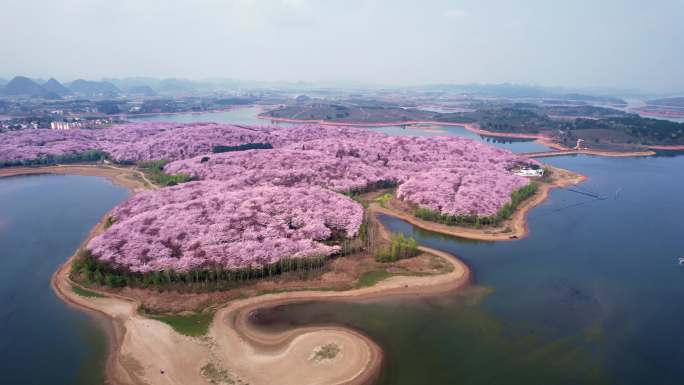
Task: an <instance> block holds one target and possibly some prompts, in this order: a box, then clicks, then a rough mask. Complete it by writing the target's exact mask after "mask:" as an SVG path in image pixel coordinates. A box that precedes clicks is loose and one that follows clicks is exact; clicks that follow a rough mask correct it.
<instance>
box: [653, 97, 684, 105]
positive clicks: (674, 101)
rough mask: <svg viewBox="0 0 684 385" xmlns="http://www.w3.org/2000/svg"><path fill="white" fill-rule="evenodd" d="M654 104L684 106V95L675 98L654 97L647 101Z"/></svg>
mask: <svg viewBox="0 0 684 385" xmlns="http://www.w3.org/2000/svg"><path fill="white" fill-rule="evenodd" d="M646 103H647V104H649V105H652V106H659V107H684V96H679V97H674V98H662V99H653V100H649V101H647V102H646Z"/></svg>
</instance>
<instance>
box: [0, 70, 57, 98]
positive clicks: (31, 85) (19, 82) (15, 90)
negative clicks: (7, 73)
mask: <svg viewBox="0 0 684 385" xmlns="http://www.w3.org/2000/svg"><path fill="white" fill-rule="evenodd" d="M2 93H3V95H7V96H29V97H40V98H48V99H59V95H57V94H55V93H52V92H50V91H48V90H46V89H45V88H43V87H42V86H41V85H40V84H38V83H36V82H34V81H33V80H31V79H29V78H27V77H25V76H16V77H15V78H14V79H12V80H11V81H10V82H9V83H7V84H6V85H5V86H4V87H3V88H2Z"/></svg>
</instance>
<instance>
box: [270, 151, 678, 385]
mask: <svg viewBox="0 0 684 385" xmlns="http://www.w3.org/2000/svg"><path fill="white" fill-rule="evenodd" d="M544 161H546V162H548V163H551V164H553V165H556V166H560V167H564V168H568V169H571V170H575V171H578V172H581V173H584V174H586V175H588V176H589V180H588V181H587V182H586V183H585V184H583V185H582V186H581V188H582V189H586V190H591V191H594V192H597V193H599V194H600V195H603V196H605V197H607V199H606V200H595V199H591V198H589V197H587V196H584V195H580V194H577V193H574V192H571V191H569V190H554V191H553V192H552V194H551V197H550V199H549V200H548V201H547V202H545V203H544V204H542V205H541V206H540V207H538V208H536V209H535V210H533V211H532V212H531V215H530V223H529V224H530V229H531V234H530V236H529V237H528V238H525V239H523V240H519V241H511V242H499V243H482V242H472V241H465V240H459V239H456V238H453V237H448V236H442V235H439V234H434V233H429V232H425V231H421V230H419V229H416V228H414V227H413V226H411V225H409V224H407V223H405V222H403V221H399V220H395V219H392V218H389V217H384V218H383V222H384V223H385V224H386V225H387V226H388V227H389V228H390V229H391V230H392V231H395V232H403V233H406V234H409V235H411V236H414V237H416V238H417V239H418V240H419V242H420V243H421V244H424V245H426V246H430V247H433V248H436V249H440V250H445V251H448V252H451V253H454V254H456V255H458V256H460V257H461V258H462V259H463V260H464V261H465V262H466V263H467V264H468V265H469V266H470V267H471V268H472V270H473V272H474V280H475V285H474V286H473V287H471V288H469V289H467V290H466V291H465V292H461V293H457V294H452V295H447V296H438V297H435V298H429V299H414V300H411V299H401V300H385V301H378V302H375V303H371V304H326V303H309V304H301V305H292V306H287V307H283V308H280V309H279V310H278V312H277V314H278V317H279V319H280V320H279V321H276V323H275V325H271V327H275V326H277V325H278V324H279V323H283V324H307V323H343V324H347V325H350V326H352V327H355V328H357V329H359V330H361V331H363V332H365V333H367V334H369V335H370V336H371V337H372V338H373V339H374V340H376V341H378V342H379V343H380V344H381V345H382V346H383V348H384V349H385V351H386V353H387V367H386V369H385V372H384V375H383V378H382V380H381V382H380V383H381V384H407V385H408V384H540V385H541V384H568V385H570V384H634V385H642V384H681V383H684V364H682V362H684V332H683V331H682V330H683V329H682V325H684V306H682V301H684V267H680V266H679V265H678V263H677V258H678V257H679V256H684V221H683V219H684V157H681V156H680V157H669V158H664V157H659V158H628V159H609V158H594V157H585V156H581V157H558V158H548V159H544Z"/></svg>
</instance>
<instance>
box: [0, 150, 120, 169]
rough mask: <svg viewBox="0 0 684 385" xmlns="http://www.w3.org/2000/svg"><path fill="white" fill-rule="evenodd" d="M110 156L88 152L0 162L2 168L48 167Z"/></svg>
mask: <svg viewBox="0 0 684 385" xmlns="http://www.w3.org/2000/svg"><path fill="white" fill-rule="evenodd" d="M107 158H108V155H107V154H106V153H105V152H104V151H100V150H88V151H84V152H80V153H73V154H64V155H46V156H43V157H40V158H37V159H26V160H6V161H0V168H2V167H15V166H48V165H52V164H60V163H79V162H97V161H101V160H103V159H107Z"/></svg>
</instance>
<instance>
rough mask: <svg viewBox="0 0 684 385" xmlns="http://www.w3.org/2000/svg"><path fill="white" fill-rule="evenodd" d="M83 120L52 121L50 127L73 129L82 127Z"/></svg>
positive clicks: (53, 128)
mask: <svg viewBox="0 0 684 385" xmlns="http://www.w3.org/2000/svg"><path fill="white" fill-rule="evenodd" d="M82 127H83V125H82V124H81V122H51V123H50V129H52V130H72V129H74V128H82Z"/></svg>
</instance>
